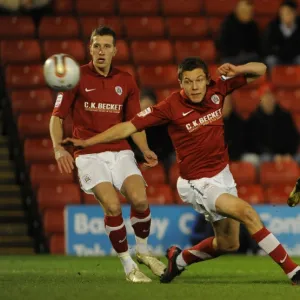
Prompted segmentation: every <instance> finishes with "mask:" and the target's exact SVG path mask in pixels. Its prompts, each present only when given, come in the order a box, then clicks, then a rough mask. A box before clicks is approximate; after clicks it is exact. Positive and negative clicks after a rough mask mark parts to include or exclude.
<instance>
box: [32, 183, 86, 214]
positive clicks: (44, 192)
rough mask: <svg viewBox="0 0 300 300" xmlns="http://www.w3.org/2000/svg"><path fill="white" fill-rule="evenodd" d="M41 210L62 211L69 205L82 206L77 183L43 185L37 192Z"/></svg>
mask: <svg viewBox="0 0 300 300" xmlns="http://www.w3.org/2000/svg"><path fill="white" fill-rule="evenodd" d="M37 201H38V205H39V210H40V211H44V210H45V209H49V208H53V209H62V208H64V207H65V206H66V205H69V204H80V202H81V193H80V188H79V186H78V185H77V184H75V183H65V184H60V183H58V184H55V183H44V184H41V185H40V187H39V188H38V191H37Z"/></svg>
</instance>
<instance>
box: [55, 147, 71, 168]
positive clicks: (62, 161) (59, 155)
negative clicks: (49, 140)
mask: <svg viewBox="0 0 300 300" xmlns="http://www.w3.org/2000/svg"><path fill="white" fill-rule="evenodd" d="M54 155H55V159H56V161H57V165H58V169H59V172H60V173H63V172H65V173H72V171H73V169H74V159H73V157H72V155H71V154H70V153H69V152H68V151H67V150H65V149H64V148H63V147H57V148H55V149H54Z"/></svg>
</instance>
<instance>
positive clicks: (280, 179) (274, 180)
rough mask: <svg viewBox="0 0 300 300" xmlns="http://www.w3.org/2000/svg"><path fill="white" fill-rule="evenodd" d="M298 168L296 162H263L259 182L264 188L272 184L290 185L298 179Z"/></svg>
mask: <svg viewBox="0 0 300 300" xmlns="http://www.w3.org/2000/svg"><path fill="white" fill-rule="evenodd" d="M299 175H300V173H299V166H298V164H297V162H295V161H291V162H283V163H275V162H264V163H262V164H261V166H260V182H261V184H263V185H264V186H270V185H272V184H274V185H275V184H292V185H294V184H295V182H296V180H297V179H298V177H299Z"/></svg>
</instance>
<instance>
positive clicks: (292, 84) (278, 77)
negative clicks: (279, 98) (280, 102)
mask: <svg viewBox="0 0 300 300" xmlns="http://www.w3.org/2000/svg"><path fill="white" fill-rule="evenodd" d="M271 79H272V83H273V84H274V85H275V86H276V87H282V88H298V87H299V85H300V66H296V65H291V66H275V67H274V68H273V69H272V71H271Z"/></svg>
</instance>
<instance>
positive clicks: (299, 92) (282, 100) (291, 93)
mask: <svg viewBox="0 0 300 300" xmlns="http://www.w3.org/2000/svg"><path fill="white" fill-rule="evenodd" d="M275 95H276V99H277V101H278V103H279V104H280V106H281V107H283V108H284V109H286V110H288V111H290V112H292V113H300V89H295V90H285V89H280V90H277V91H276V92H275Z"/></svg>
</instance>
